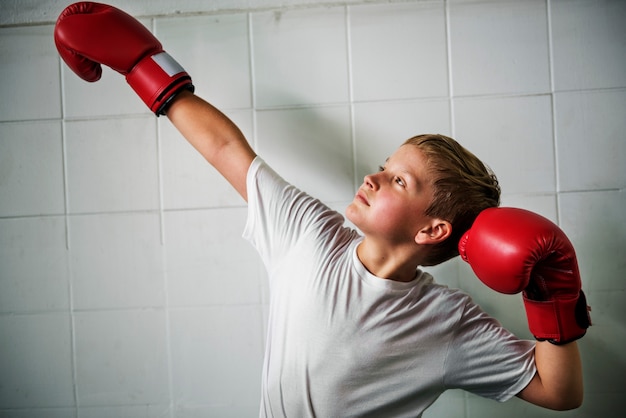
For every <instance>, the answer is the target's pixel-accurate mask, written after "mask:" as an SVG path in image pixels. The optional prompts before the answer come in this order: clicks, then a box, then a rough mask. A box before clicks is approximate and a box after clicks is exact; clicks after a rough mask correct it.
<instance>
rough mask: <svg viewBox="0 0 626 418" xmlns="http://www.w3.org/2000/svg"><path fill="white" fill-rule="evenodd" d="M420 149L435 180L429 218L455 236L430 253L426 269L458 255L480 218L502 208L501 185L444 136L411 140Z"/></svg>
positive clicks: (489, 170) (424, 136) (478, 162)
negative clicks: (443, 223) (461, 242)
mask: <svg viewBox="0 0 626 418" xmlns="http://www.w3.org/2000/svg"><path fill="white" fill-rule="evenodd" d="M406 144H410V145H414V146H416V147H418V148H419V149H420V151H421V152H422V153H423V154H424V156H425V157H426V159H427V164H428V168H427V170H428V172H429V174H430V175H431V176H432V180H431V185H432V186H433V191H434V193H433V200H432V202H431V203H430V205H429V207H428V208H427V209H426V215H427V216H430V217H433V218H440V219H443V220H446V221H448V222H450V224H451V225H452V234H451V235H450V236H449V237H448V238H447V239H446V240H445V241H443V242H441V243H440V244H436V245H434V246H433V248H432V249H431V251H430V253H429V256H428V259H427V260H426V262H425V263H423V264H424V265H436V264H440V263H443V262H444V261H447V260H449V259H451V258H453V257H455V256H457V255H458V254H459V252H458V242H459V239H460V238H461V236H462V235H463V234H464V233H465V231H467V230H468V229H469V228H470V227H471V226H472V223H473V222H474V220H475V219H476V217H477V216H478V214H479V213H480V212H481V211H482V210H484V209H486V208H489V207H495V206H499V204H500V185H499V183H498V179H497V178H496V176H495V174H494V173H493V172H492V171H491V169H489V168H488V167H487V166H485V164H483V163H482V161H480V160H479V159H478V157H476V156H475V155H474V154H472V153H471V152H469V151H468V150H467V149H465V148H464V147H463V146H461V145H460V144H459V143H458V142H457V141H455V140H454V139H452V138H449V137H447V136H444V135H438V134H426V135H418V136H415V137H413V138H410V139H408V140H407V141H406V142H405V145H406Z"/></svg>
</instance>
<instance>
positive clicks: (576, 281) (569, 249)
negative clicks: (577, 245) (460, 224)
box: [459, 208, 591, 344]
mask: <svg viewBox="0 0 626 418" xmlns="http://www.w3.org/2000/svg"><path fill="white" fill-rule="evenodd" d="M459 253H460V255H461V258H462V259H463V260H465V261H467V262H468V263H469V264H470V266H471V267H472V270H474V273H476V275H477V276H478V278H479V279H480V280H481V281H482V282H483V283H485V284H486V285H487V286H489V287H490V288H492V289H493V290H495V291H497V292H500V293H507V294H513V293H518V292H520V291H521V292H522V295H523V298H524V306H525V308H526V316H527V318H528V327H529V328H530V332H531V333H532V334H533V335H534V336H535V338H536V339H538V340H541V341H543V340H548V341H550V342H551V343H554V344H565V343H568V342H570V341H574V340H577V339H578V338H581V337H582V336H583V335H585V333H586V331H587V328H588V327H589V325H591V320H590V318H589V308H588V306H587V302H586V299H585V295H584V293H583V291H582V290H581V281H580V273H579V271H578V262H577V261H576V254H575V252H574V247H573V246H572V244H571V242H570V241H569V239H568V238H567V236H566V235H565V233H564V232H563V231H562V230H561V229H560V228H559V227H558V226H556V225H555V224H554V223H552V222H551V221H549V220H548V219H546V218H544V217H542V216H540V215H537V214H535V213H533V212H529V211H527V210H523V209H515V208H489V209H485V210H484V211H482V212H481V213H480V214H479V215H478V217H477V218H476V220H475V221H474V224H473V225H472V228H471V229H470V230H469V231H467V232H466V233H465V234H464V235H463V237H462V238H461V240H460V241H459Z"/></svg>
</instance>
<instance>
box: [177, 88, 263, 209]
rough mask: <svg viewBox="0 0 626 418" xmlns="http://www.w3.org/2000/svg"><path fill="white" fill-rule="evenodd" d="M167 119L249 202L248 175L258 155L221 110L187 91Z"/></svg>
mask: <svg viewBox="0 0 626 418" xmlns="http://www.w3.org/2000/svg"><path fill="white" fill-rule="evenodd" d="M167 117H168V118H169V120H170V121H171V122H172V124H173V125H174V126H175V127H176V129H178V131H179V132H180V133H181V134H182V135H183V136H184V137H185V138H186V139H187V141H189V143H190V144H191V145H192V146H193V147H194V148H195V149H196V150H197V151H198V152H199V153H200V154H201V155H202V156H203V157H204V158H205V159H206V160H207V161H208V162H209V163H210V164H211V165H213V166H214V167H215V168H216V169H217V170H218V171H219V172H220V173H221V174H222V175H223V176H224V177H225V178H226V180H228V181H229V182H230V183H231V184H232V185H233V187H234V188H235V189H236V190H237V191H238V192H239V193H240V194H241V195H242V197H243V198H244V199H246V200H247V192H246V174H247V170H248V167H249V166H250V163H251V162H252V160H253V159H254V157H255V156H256V154H255V153H254V151H253V150H252V148H251V147H250V145H249V144H248V141H247V140H246V138H245V137H244V136H243V134H242V133H241V131H240V130H239V128H238V127H237V126H236V125H235V124H234V123H233V122H232V121H231V120H230V119H229V118H228V117H226V116H225V115H224V114H223V113H222V112H220V111H219V110H218V109H216V108H215V107H213V106H212V105H210V104H209V103H207V102H206V101H204V100H203V99H201V98H200V97H198V96H195V95H194V94H192V93H190V92H186V91H185V92H182V93H180V94H179V96H177V97H176V99H175V100H174V101H173V103H172V104H171V105H170V107H169V108H168V110H167Z"/></svg>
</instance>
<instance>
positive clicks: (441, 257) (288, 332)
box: [55, 3, 588, 418]
mask: <svg viewBox="0 0 626 418" xmlns="http://www.w3.org/2000/svg"><path fill="white" fill-rule="evenodd" d="M55 41H56V44H57V48H58V49H59V52H60V54H61V56H62V57H63V58H64V60H65V61H66V63H67V64H68V65H69V66H70V67H71V68H72V69H73V70H74V71H75V72H77V74H79V75H80V76H81V77H83V78H84V79H86V80H88V81H95V80H97V79H98V78H99V72H100V65H99V63H101V62H102V63H106V64H107V65H110V66H111V67H113V68H114V69H116V70H117V71H119V72H121V73H123V74H125V75H126V78H127V81H128V82H129V84H130V85H131V87H133V89H135V91H136V92H137V93H138V94H139V96H140V97H141V98H142V99H143V100H144V102H145V103H146V104H147V105H148V106H149V107H150V109H151V110H153V111H154V112H155V113H157V114H166V115H167V117H168V118H169V119H170V121H171V122H172V123H173V124H174V125H175V126H176V128H177V129H178V130H179V131H180V132H181V133H182V134H183V136H184V137H185V138H186V139H187V140H188V141H189V142H190V143H191V145H193V146H194V147H195V148H196V149H197V150H198V152H200V153H201V154H202V155H203V156H204V158H205V159H206V160H207V161H208V162H209V163H210V164H212V165H213V166H214V167H215V168H216V169H217V170H218V171H219V172H220V173H221V174H222V175H223V176H224V177H225V178H226V179H227V180H228V181H229V182H230V184H231V185H232V186H233V187H234V188H235V189H236V190H237V192H239V194H240V195H241V196H242V197H243V199H245V200H246V201H247V202H248V207H249V213H248V220H247V224H246V228H245V231H244V236H245V237H246V238H247V239H248V240H249V241H250V242H251V243H252V244H253V245H254V246H255V247H256V249H257V250H258V252H259V254H260V255H261V257H262V259H263V261H264V263H265V266H266V268H267V270H268V273H269V277H270V291H271V295H270V314H269V324H268V342H267V347H266V354H265V359H264V366H263V382H262V399H261V412H260V415H261V416H268V417H283V416H284V417H298V418H300V417H312V416H319V417H347V416H363V417H365V416H372V417H381V416H384V417H401V416H411V417H415V416H420V415H421V414H422V412H423V411H424V409H426V408H427V407H428V406H429V405H431V404H432V403H433V402H434V401H435V400H436V399H437V397H438V396H439V395H440V394H441V393H442V392H443V391H445V390H446V389H450V388H463V389H465V390H468V391H471V392H473V393H477V394H479V395H482V396H485V397H489V398H492V399H496V400H499V401H504V400H507V399H509V398H510V397H512V396H514V395H517V396H519V397H520V398H522V399H524V400H527V401H529V402H532V403H534V404H537V405H541V406H544V407H547V408H552V409H570V408H575V407H578V406H579V405H580V404H581V402H582V368H581V364H580V358H579V353H578V348H577V344H576V342H575V341H574V340H576V339H578V338H580V337H582V335H584V333H585V329H586V327H587V325H588V322H585V318H584V314H586V304H585V302H584V296H583V295H582V292H581V291H580V278H579V277H578V275H577V274H578V272H577V267H576V265H575V257H574V256H573V250H571V248H570V247H569V246H568V242H566V241H567V240H566V238H564V237H562V236H561V235H559V233H558V231H555V230H554V228H553V227H552V225H550V224H548V225H547V229H548V231H549V232H548V233H549V234H550V235H551V236H552V237H553V238H555V239H556V240H557V241H559V251H561V250H563V248H565V250H564V251H565V253H566V255H567V256H565V257H561V258H562V259H561V258H559V259H558V260H551V261H550V263H547V262H544V261H543V257H544V255H546V254H556V253H557V252H556V251H554V250H553V249H552V248H543V247H542V248H539V249H538V250H539V251H537V249H536V248H523V247H524V245H526V241H524V243H522V242H521V238H520V237H525V235H526V231H531V232H532V234H533V235H537V234H538V232H537V230H538V229H539V228H538V225H541V226H542V227H543V226H545V225H544V223H543V221H542V220H541V219H537V218H535V217H533V216H531V215H529V214H527V213H525V212H517V211H508V210H505V209H495V211H496V212H494V211H493V210H492V209H490V208H494V207H496V206H497V205H498V203H499V194H500V190H499V187H498V183H497V180H496V179H495V176H493V175H492V174H491V173H490V172H489V171H488V170H487V169H486V168H485V166H484V165H483V164H482V163H481V162H480V161H479V160H478V159H477V158H476V157H475V156H473V155H472V154H471V153H469V152H468V151H467V150H465V149H464V148H463V147H461V146H460V145H459V144H458V143H457V142H456V141H454V140H452V139H451V138H447V137H444V136H441V135H422V136H418V137H415V138H411V139H410V140H408V141H407V142H406V143H405V144H403V145H402V146H400V148H399V149H398V150H397V151H396V152H395V153H394V154H393V155H392V156H390V157H389V158H388V159H387V161H386V162H385V165H384V166H383V167H381V170H380V171H379V172H378V173H375V174H371V175H368V176H366V177H365V179H364V181H363V184H362V185H361V187H360V188H359V190H358V192H357V193H356V195H355V197H354V200H353V202H352V203H351V204H350V205H349V206H348V208H347V209H346V215H347V217H348V219H349V220H350V221H352V222H353V223H354V225H356V226H357V227H358V228H359V230H360V231H361V233H358V232H356V231H354V230H352V229H349V228H346V227H344V226H343V217H342V216H341V215H339V214H338V213H336V212H334V211H332V210H330V209H329V208H328V207H326V206H325V205H323V204H322V203H321V202H319V201H318V200H316V199H314V198H312V197H310V196H308V195H307V194H305V193H303V192H301V191H300V190H298V189H296V188H295V187H293V186H292V185H290V184H288V183H287V182H285V181H284V180H283V179H282V178H281V177H280V176H278V175H277V174H276V173H275V172H274V171H272V169H271V168H270V167H269V166H267V164H265V163H264V162H263V160H262V159H261V158H259V157H258V156H257V155H256V154H255V152H254V151H253V150H252V148H251V147H250V146H249V144H248V142H247V141H246V139H245V138H244V137H243V135H242V134H241V132H240V131H239V129H238V128H237V127H236V126H235V125H234V124H233V123H232V122H231V121H230V120H229V119H228V118H227V117H226V116H224V115H223V114H222V113H221V112H219V111H218V110H217V109H215V108H214V107H213V106H211V105H210V104H208V103H207V102H205V101H204V100H202V99H201V98H199V97H197V96H195V95H194V94H193V93H192V91H193V85H192V84H191V78H190V77H189V75H188V74H187V73H186V72H184V70H183V69H182V68H181V67H180V66H179V65H178V63H176V62H175V61H174V60H173V59H172V58H171V57H170V56H169V55H167V54H166V53H165V52H163V50H162V48H161V45H160V43H159V42H158V41H157V40H156V39H155V38H154V37H153V36H152V35H151V34H150V32H149V31H147V30H146V29H145V28H144V27H143V26H142V25H141V24H140V23H138V22H137V21H136V20H135V19H133V18H132V17H130V16H128V15H127V14H125V13H123V12H121V11H120V10H118V9H115V8H113V7H110V6H105V5H100V4H95V3H77V4H75V5H72V6H69V7H68V8H67V9H66V10H65V11H64V12H63V13H62V15H61V16H60V17H59V20H58V22H57V26H56V29H55ZM122 45H123V46H124V48H118V47H120V46H122ZM470 227H471V229H470ZM468 230H469V231H468ZM499 240H504V245H495V246H494V242H499ZM459 242H460V244H459ZM457 245H458V247H457ZM538 246H539V245H538ZM510 247H518V248H517V249H516V251H510ZM539 247H541V246H539ZM459 248H460V250H461V254H462V256H463V258H464V259H465V260H466V261H468V262H470V264H471V265H472V267H473V268H474V270H475V271H477V274H478V275H479V277H480V278H481V279H482V280H483V281H485V283H486V284H488V285H489V286H491V287H493V288H494V289H496V290H499V291H502V292H509V293H510V292H518V291H521V290H524V296H525V304H526V307H527V311H528V317H529V324H530V326H531V331H533V334H534V335H535V336H537V338H538V339H540V340H548V341H540V342H536V343H535V342H531V341H524V340H519V339H518V338H516V337H515V336H513V335H512V334H510V333H509V332H508V331H506V330H505V329H504V328H502V327H501V326H500V325H499V324H498V323H497V321H495V320H494V319H492V318H490V317H489V316H488V315H486V314H485V313H483V312H482V311H481V310H480V308H479V307H478V306H477V305H475V304H474V303H473V302H472V301H471V299H470V298H469V297H468V296H467V295H465V294H463V293H462V292H460V291H456V290H451V289H448V288H447V287H444V286H439V285H437V284H435V283H434V282H433V280H432V277H430V275H428V274H427V273H424V272H422V271H420V270H419V269H418V268H417V267H418V266H420V265H435V264H438V263H441V262H443V261H445V260H447V259H449V258H451V257H454V256H456V255H458V254H459ZM537 252H539V253H541V256H540V257H537V256H536V255H535V253H537ZM510 253H514V255H515V257H517V258H516V259H513V260H512V259H511V258H509V255H510ZM558 254H560V252H559V253H558ZM559 257H560V256H559ZM502 260H504V261H502ZM528 263H530V264H531V269H530V270H532V274H531V271H530V270H529V271H528V272H527V273H528V274H526V276H525V277H521V275H520V274H518V273H517V272H515V273H510V272H509V270H510V267H511V266H515V267H517V266H521V267H520V268H522V270H523V267H524V266H526V265H527V264H528ZM559 263H561V264H562V263H566V264H567V268H562V267H563V266H562V265H561V264H559ZM555 271H556V273H555ZM564 272H565V273H564ZM520 282H521V284H520ZM581 311H583V315H582V316H583V319H582V320H579V321H578V322H577V321H576V320H575V319H574V318H573V314H574V312H575V313H580V312H581ZM586 319H588V317H587V318H586Z"/></svg>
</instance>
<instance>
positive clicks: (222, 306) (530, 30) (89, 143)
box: [0, 0, 626, 418]
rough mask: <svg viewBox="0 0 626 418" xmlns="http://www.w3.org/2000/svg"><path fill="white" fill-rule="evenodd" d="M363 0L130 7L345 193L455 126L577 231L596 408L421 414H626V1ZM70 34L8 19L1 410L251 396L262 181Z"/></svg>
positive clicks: (245, 120)
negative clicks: (237, 171)
mask: <svg viewBox="0 0 626 418" xmlns="http://www.w3.org/2000/svg"><path fill="white" fill-rule="evenodd" d="M163 3H165V2H163ZM168 3H169V2H168ZM363 3H364V4H358V1H349V5H345V6H341V5H340V4H339V2H337V4H336V5H335V6H334V7H326V6H319V5H315V4H314V3H312V2H307V1H304V0H303V1H301V2H298V1H297V0H294V1H293V2H287V3H285V4H286V6H285V7H281V8H274V6H273V5H274V3H271V2H269V3H268V2H265V3H262V2H261V3H256V2H250V5H249V7H250V10H247V9H239V10H236V9H229V10H220V12H219V13H214V14H209V13H206V11H207V8H206V6H200V5H198V3H197V2H196V0H189V1H183V2H180V8H179V9H180V11H184V12H193V11H194V10H191V9H193V8H194V7H197V10H196V11H199V12H201V13H200V14H193V13H191V15H181V14H179V13H176V11H175V10H173V9H171V8H168V9H164V11H163V13H156V12H155V11H154V7H155V6H154V5H152V3H151V6H150V8H148V5H147V3H145V2H138V1H137V2H129V7H132V8H133V10H134V11H135V12H137V13H138V14H142V13H143V14H142V16H143V17H142V19H141V22H142V23H143V24H144V25H146V26H147V27H148V28H150V29H151V30H153V31H154V32H155V33H156V34H158V36H159V39H160V40H161V41H162V43H163V45H164V46H165V48H166V49H167V50H168V52H170V53H171V54H172V55H173V56H174V57H176V58H177V59H178V61H179V62H181V63H182V64H183V65H184V66H185V67H186V68H187V69H188V71H189V72H190V73H191V74H192V76H193V77H194V79H195V84H196V86H197V92H198V93H199V94H200V95H202V96H203V97H205V98H207V99H208V100H210V101H211V102H212V103H214V104H216V105H217V106H218V107H220V108H222V109H223V110H224V111H225V112H226V113H227V114H228V115H229V116H230V117H231V118H232V119H233V120H235V122H236V123H237V124H238V125H239V126H240V127H241V129H242V131H243V132H244V134H245V135H246V136H247V137H248V138H249V139H250V141H251V142H252V143H253V144H254V145H255V149H256V150H257V151H258V152H259V153H260V154H261V155H262V156H263V157H264V158H265V159H266V160H267V161H268V162H270V163H271V164H272V165H273V166H274V167H275V168H276V169H277V170H278V171H279V172H280V173H281V174H283V175H284V176H285V177H286V178H288V179H289V180H291V181H293V182H294V183H295V184H297V185H298V186H300V187H302V188H303V189H305V190H307V191H309V192H310V193H312V194H314V195H316V196H318V197H320V198H322V199H324V200H326V201H327V202H328V203H329V204H330V205H331V206H332V207H334V208H337V209H339V210H341V209H342V208H343V207H345V205H346V204H347V202H349V201H350V200H351V199H352V196H353V193H354V189H355V187H357V186H358V185H359V184H360V182H361V181H362V178H363V176H364V175H365V174H367V173H369V172H371V171H372V170H375V169H376V167H377V166H378V165H379V164H380V163H381V162H383V161H384V159H385V158H386V157H387V156H388V155H389V154H390V153H392V152H393V151H394V150H395V148H396V147H397V146H398V145H399V144H400V143H401V142H402V141H404V140H405V139H407V138H408V137H410V136H412V135H415V134H418V133H423V132H439V133H443V134H447V135H452V136H454V137H456V138H457V139H458V140H460V141H461V142H462V143H463V144H464V145H466V146H467V147H468V148H469V149H470V150H471V151H473V152H474V153H476V154H477V155H478V156H479V157H481V158H482V159H483V160H484V161H485V162H486V163H487V164H488V165H490V166H491V167H492V168H493V169H494V170H495V171H496V173H497V174H498V176H499V178H500V180H501V182H502V187H503V192H504V194H503V199H502V203H503V205H509V206H517V207H523V208H527V209H530V210H533V211H536V212H538V213H541V214H542V215H544V216H546V217H548V218H549V219H551V220H553V221H554V222H557V223H559V224H560V225H561V227H562V228H563V229H564V230H565V232H566V233H567V234H568V236H569V237H570V238H571V240H572V242H573V243H574V246H575V247H576V251H577V254H578V258H579V263H580V269H581V273H582V279H583V286H584V289H585V291H586V293H587V295H588V299H589V302H590V304H591V305H592V307H593V311H592V315H593V320H594V326H593V327H592V328H591V329H590V330H589V332H588V335H587V336H586V337H585V338H584V339H583V340H581V342H580V347H581V351H582V356H583V363H584V366H585V387H586V399H585V404H584V405H583V406H582V408H580V409H579V410H577V411H573V412H566V413H558V414H557V413H553V412H550V411H546V410H542V409H540V408H536V407H533V406H531V405H528V404H525V403H524V402H522V401H519V400H516V399H514V400H512V401H510V402H507V403H505V404H498V403H495V402H491V401H486V400H483V399H480V398H477V397H476V396H474V395H469V394H466V393H463V392H457V391H452V392H448V393H446V394H444V395H443V396H442V397H441V398H440V399H439V400H438V401H437V402H436V403H435V404H434V405H433V406H432V407H431V409H429V410H428V411H427V412H426V413H425V415H424V416H427V417H429V418H435V417H451V416H454V417H465V418H468V417H481V418H483V417H490V416H493V417H500V416H508V417H510V418H518V417H552V416H557V415H558V416H559V417H594V418H596V417H613V416H619V413H616V411H623V410H625V409H626V400H625V399H624V397H623V394H622V392H623V388H624V387H625V385H626V380H625V378H624V376H626V366H625V365H626V358H625V357H624V354H623V350H622V349H621V347H623V346H624V345H625V344H626V330H625V328H624V325H623V322H624V318H625V317H626V312H625V311H624V306H626V304H625V302H626V286H625V284H624V280H623V277H624V276H625V275H626V257H624V250H623V249H624V248H625V247H626V227H625V226H626V217H625V215H624V213H626V212H625V211H624V207H626V200H625V196H626V194H625V193H624V186H625V184H626V171H625V168H624V167H626V165H625V164H624V160H625V157H626V155H625V154H626V146H625V145H624V144H625V143H626V141H625V139H626V138H624V135H625V134H624V132H625V131H626V129H625V128H626V126H625V124H624V117H623V115H624V109H625V105H626V100H625V97H626V96H625V91H626V60H625V59H624V57H625V55H624V41H625V37H626V31H624V30H623V21H624V18H625V17H626V2H623V1H616V0H517V1H512V0H511V1H505V0H484V1H474V0H447V1H443V0H432V1H423V0H414V1H391V2H388V1H382V0H381V1H374V2H370V1H367V2H366V1H363ZM159 4H161V7H165V6H163V4H162V3H159ZM246 4H247V3H246ZM288 4H296V5H303V4H305V5H306V4H308V5H309V6H310V7H289V6H288ZM220 5H221V6H220ZM263 5H266V6H265V7H267V8H265V9H263V7H264V6H263ZM42 7H43V6H42ZM168 7H169V6H168ZM216 7H218V8H219V7H222V9H224V8H225V7H227V6H225V5H224V4H223V3H219V5H218V6H216ZM246 7H247V6H246ZM138 10H139V11H138ZM142 10H143V11H142ZM59 12H60V10H59ZM151 14H157V15H158V17H156V18H150V15H151ZM145 16H147V17H145ZM53 20H54V17H52V16H50V19H49V22H52V21H53ZM52 33H53V26H52V23H48V24H40V25H29V24H23V25H22V24H18V25H14V26H12V27H0V56H1V57H2V59H1V60H0V80H1V81H0V96H1V97H2V98H3V100H2V101H0V418H4V417H29V418H31V417H53V418H56V417H59V418H60V417H64V418H66V417H72V418H79V417H80V418H103V417H118V416H119V417H122V416H128V417H142V418H144V417H145V418H147V417H168V418H173V417H185V418H191V417H193V418H196V417H198V418H200V417H207V416H219V417H233V418H235V417H236V418H241V417H249V416H256V415H257V410H258V402H259V393H260V385H259V381H260V372H261V371H260V370H261V369H260V365H261V359H262V355H263V345H264V333H265V320H266V317H267V305H266V304H267V294H268V289H267V284H266V282H265V273H264V272H263V271H262V269H261V266H260V264H261V263H260V262H259V260H258V258H257V256H256V254H255V253H254V252H253V250H252V249H251V248H250V246H249V245H248V244H247V243H246V242H245V241H244V240H243V239H242V238H241V231H242V228H243V225H244V222H245V213H246V211H245V207H244V202H243V201H242V200H241V198H240V197H239V196H237V195H236V193H234V192H233V191H232V190H230V187H229V186H228V185H227V184H226V182H225V181H224V180H223V179H222V178H221V177H219V175H218V174H217V173H216V172H215V171H214V170H213V169H212V168H211V167H208V166H207V165H206V163H205V162H204V161H203V160H202V158H201V157H199V156H198V155H197V153H196V152H195V151H194V150H193V149H192V148H191V147H190V146H189V145H188V144H187V143H186V142H185V141H184V140H183V139H182V138H181V136H180V135H179V134H178V133H177V132H175V131H174V129H173V128H172V127H171V126H170V125H169V123H168V121H167V119H166V118H163V117H162V118H159V119H156V118H155V117H154V116H153V115H151V114H150V112H149V111H148V110H147V109H146V108H145V106H144V105H143V104H142V102H141V101H140V100H139V99H138V98H137V97H136V96H135V95H134V93H133V92H132V91H131V89H130V88H128V86H127V85H126V82H125V81H124V79H123V77H120V76H119V75H117V74H116V73H115V72H113V71H112V70H109V69H107V68H105V69H104V72H103V78H102V80H100V81H99V82H97V83H93V84H89V83H85V82H84V81H82V80H80V79H79V78H78V77H76V75H74V74H73V73H72V72H71V71H70V70H69V69H68V68H67V67H66V66H65V65H64V64H62V63H61V62H60V60H59V58H58V54H57V52H56V50H55V49H54V45H53V41H52ZM429 271H431V272H432V273H433V274H434V275H435V277H436V278H437V280H438V281H440V282H442V283H445V284H448V285H449V286H454V287H457V286H458V287H461V288H463V289H465V290H467V291H468V292H470V293H471V294H472V296H473V297H474V299H475V300H477V301H478V302H479V303H480V304H481V305H482V306H483V307H484V308H485V309H486V310H487V311H488V312H490V313H492V314H493V315H494V316H496V317H497V318H498V319H500V320H501V321H502V323H504V324H505V325H506V326H507V327H509V328H510V329H511V330H513V331H514V332H516V333H518V334H519V335H521V336H524V337H528V336H529V334H528V330H527V325H526V320H525V318H524V310H523V306H522V303H521V301H520V299H519V297H518V296H516V295H514V296H503V295H498V294H495V293H494V292H493V291H491V290H490V289H488V288H486V287H485V286H484V285H482V283H480V281H479V280H478V279H476V278H475V277H474V275H473V274H472V273H471V270H470V268H469V266H468V265H467V264H465V263H463V262H462V261H460V260H458V259H456V260H452V261H450V262H447V263H444V264H443V265H440V266H437V267H434V268H430V269H429ZM616 414H617V415H616Z"/></svg>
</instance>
